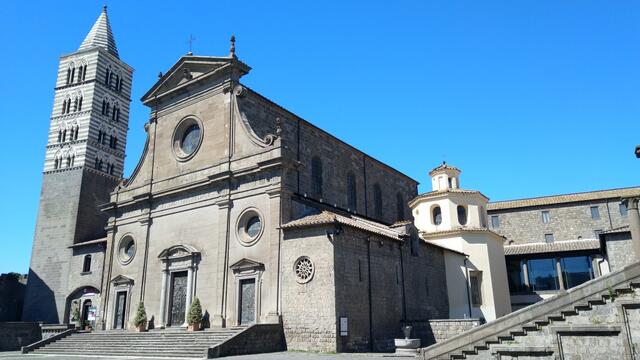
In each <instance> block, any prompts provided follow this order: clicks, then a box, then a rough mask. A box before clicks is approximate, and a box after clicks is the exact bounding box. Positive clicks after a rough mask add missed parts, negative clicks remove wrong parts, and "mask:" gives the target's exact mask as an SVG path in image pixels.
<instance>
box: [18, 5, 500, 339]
mask: <svg viewBox="0 0 640 360" xmlns="http://www.w3.org/2000/svg"><path fill="white" fill-rule="evenodd" d="M78 69H80V70H78ZM250 70H251V68H250V67H249V66H248V65H247V64H245V63H243V62H242V61H240V60H239V59H238V57H237V56H236V54H235V46H234V40H233V39H232V44H231V49H230V53H229V55H227V56H222V57H211V56H195V55H192V54H188V55H186V56H183V57H181V58H180V59H178V61H177V62H176V63H175V64H174V65H173V66H172V67H171V68H170V69H169V70H168V71H167V72H166V73H165V74H164V75H161V76H160V77H159V79H158V81H157V82H156V83H155V84H154V85H153V86H152V87H151V89H150V90H149V91H148V92H147V93H146V94H145V95H144V96H143V97H142V99H141V101H142V103H143V104H144V105H146V106H148V107H149V109H150V118H149V121H148V122H147V123H146V124H145V131H146V135H147V139H146V143H145V146H144V150H143V153H142V155H141V157H140V160H139V162H138V164H137V166H136V168H135V170H134V171H133V173H132V174H131V176H130V177H129V178H127V179H124V178H123V168H122V166H123V158H124V148H125V144H126V130H127V122H128V108H129V102H130V89H131V87H130V85H131V74H132V69H131V67H129V66H128V65H127V64H126V63H124V62H123V61H121V60H120V59H119V56H118V52H117V48H116V45H115V40H114V39H113V34H112V33H111V29H110V26H109V22H108V18H107V13H106V8H105V10H104V11H103V12H102V14H101V15H100V17H99V19H98V21H97V22H96V24H95V25H94V27H93V28H92V30H91V32H90V33H89V35H87V38H86V39H85V41H84V42H83V43H82V46H81V47H80V49H79V50H78V51H77V52H75V53H73V54H71V55H68V56H63V57H62V58H61V62H60V70H59V75H58V83H57V86H56V97H55V101H54V109H53V114H52V119H51V130H50V134H49V144H48V145H47V158H46V162H45V169H44V182H43V189H42V197H41V205H40V211H39V215H38V222H37V227H36V234H35V240H34V247H33V255H32V261H31V269H30V274H29V283H28V289H27V295H26V296H27V301H26V304H25V309H24V314H23V318H24V319H25V320H39V321H45V322H49V323H71V322H74V321H78V319H77V317H78V316H77V314H79V315H80V321H89V322H92V324H93V325H94V328H96V329H98V330H112V329H130V328H132V321H133V318H134V315H135V310H136V308H137V307H138V304H139V303H143V304H144V306H145V308H146V311H147V314H148V317H149V318H150V319H151V321H150V324H149V326H150V327H154V328H162V327H183V326H185V325H186V313H187V309H188V307H189V304H190V303H191V302H192V301H193V299H195V298H196V297H197V298H198V299H199V300H200V301H201V303H202V308H203V311H204V312H205V324H204V325H205V327H229V326H248V325H251V324H267V323H268V324H271V323H275V324H282V328H283V331H284V334H285V337H286V341H287V346H288V348H289V349H301V350H320V351H371V350H376V351H377V350H389V349H391V348H392V347H393V338H394V337H398V336H400V325H401V324H407V323H411V322H414V321H424V320H426V319H446V318H449V315H450V302H451V296H452V295H451V294H458V293H460V291H448V287H449V288H451V287H452V286H457V287H459V288H460V289H466V286H467V280H466V277H465V276H466V275H465V274H464V268H461V267H460V266H457V268H456V266H454V267H453V269H454V270H455V271H456V272H458V273H459V275H460V276H458V277H457V278H456V279H457V280H456V281H459V283H456V284H454V283H452V281H451V280H449V281H448V280H447V274H446V273H445V272H446V271H447V265H446V264H445V261H446V259H449V260H447V261H449V262H453V263H456V264H463V263H464V264H465V265H464V266H466V262H464V259H465V257H467V256H468V255H467V254H465V253H464V252H463V250H462V248H460V249H455V248H452V247H448V246H446V244H445V245H442V244H439V243H438V242H436V241H425V240H424V239H423V238H421V236H420V234H419V233H418V230H417V229H416V228H415V227H414V226H413V215H412V210H411V209H410V208H409V205H408V204H409V201H410V200H412V199H414V198H416V197H417V196H418V192H417V185H418V184H417V182H416V181H415V180H413V179H412V178H410V177H408V176H407V175H404V174H403V173H401V172H399V171H397V170H395V169H393V168H391V167H390V166H388V165H386V164H384V163H382V162H380V161H377V160H376V159H374V158H372V157H370V156H368V155H366V154H365V153H363V152H361V151H359V150H357V149H355V148H354V147H352V146H350V145H349V144H347V143H345V142H343V141H341V140H339V139H337V138H336V137H334V136H332V135H330V134H328V133H327V132H325V131H323V130H321V129H319V128H318V127H316V126H314V125H313V124H311V123H309V122H308V121H306V120H304V119H302V118H300V117H298V116H296V115H295V114H293V113H292V112H290V111H288V110H286V109H284V108H282V107H281V106H279V105H277V104H276V103H274V102H272V101H270V100H268V99H267V98H266V97H264V96H262V95H260V94H259V93H258V92H256V91H254V90H252V89H250V88H248V87H246V86H244V85H243V84H242V82H241V79H242V77H243V76H245V75H247V74H248V73H249V71H250ZM456 181H457V179H456ZM434 190H437V189H434ZM443 191H445V190H443ZM474 209H475V208H474ZM474 211H476V210H474ZM484 211H485V210H484V209H481V210H480V212H476V213H475V216H476V217H477V218H482V219H484V217H485V216H486V213H484ZM476 222H477V221H476ZM465 223H466V222H465ZM476 227H480V225H477V226H476ZM452 259H453V260H452ZM501 266H502V268H501V271H504V261H503V260H502V265H501ZM476 270H477V271H480V272H481V270H482V269H481V268H478V269H476ZM488 278H490V277H488ZM487 283H489V285H487V286H490V282H488V281H487ZM477 286H481V285H480V283H476V287H477ZM489 291H490V289H489V288H488V289H487V292H486V293H489ZM463 293H464V291H463ZM481 293H482V292H480V291H478V294H481ZM468 296H469V295H468V292H467V297H468ZM456 303H461V304H462V305H460V306H459V308H460V309H459V310H457V313H456V314H457V315H458V316H460V317H463V316H464V317H470V316H472V315H474V316H476V315H478V314H480V316H482V311H481V309H480V304H476V303H473V304H472V303H471V299H468V301H467V303H465V300H464V299H463V300H461V299H457V300H456ZM465 304H466V305H465ZM472 306H473V307H477V309H473V310H472ZM467 309H468V310H469V311H467ZM504 311H507V312H508V311H509V310H508V309H501V310H500V311H498V313H496V311H493V312H491V313H490V317H495V316H500V315H502V314H503V313H504ZM488 320H490V319H488Z"/></svg>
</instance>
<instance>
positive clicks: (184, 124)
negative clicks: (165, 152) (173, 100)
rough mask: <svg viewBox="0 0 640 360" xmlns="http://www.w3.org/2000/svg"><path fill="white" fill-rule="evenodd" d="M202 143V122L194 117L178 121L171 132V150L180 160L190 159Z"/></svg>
mask: <svg viewBox="0 0 640 360" xmlns="http://www.w3.org/2000/svg"><path fill="white" fill-rule="evenodd" d="M201 143H202V124H201V123H200V120H198V119H196V118H195V117H186V118H184V119H182V121H180V123H179V124H178V126H177V127H176V129H175V131H174V133H173V152H174V154H175V155H176V157H177V158H178V160H180V161H187V160H189V159H191V158H192V157H193V156H194V155H195V154H196V152H197V151H198V148H200V144H201Z"/></svg>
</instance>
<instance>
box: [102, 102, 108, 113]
mask: <svg viewBox="0 0 640 360" xmlns="http://www.w3.org/2000/svg"><path fill="white" fill-rule="evenodd" d="M106 109H107V101H106V100H102V111H101V114H102V115H104V114H106Z"/></svg>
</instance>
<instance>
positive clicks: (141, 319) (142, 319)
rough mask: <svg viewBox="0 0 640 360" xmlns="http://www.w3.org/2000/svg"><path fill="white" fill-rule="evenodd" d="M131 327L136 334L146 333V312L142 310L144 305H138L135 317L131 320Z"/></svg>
mask: <svg viewBox="0 0 640 360" xmlns="http://www.w3.org/2000/svg"><path fill="white" fill-rule="evenodd" d="M133 325H134V326H135V327H136V330H138V332H144V331H147V312H146V311H145V310H144V303H142V302H141V303H140V304H139V305H138V310H137V311H136V317H135V319H133Z"/></svg>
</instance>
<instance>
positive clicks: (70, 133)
mask: <svg viewBox="0 0 640 360" xmlns="http://www.w3.org/2000/svg"><path fill="white" fill-rule="evenodd" d="M74 131H75V128H73V127H72V128H71V129H70V130H69V140H73V138H74Z"/></svg>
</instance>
